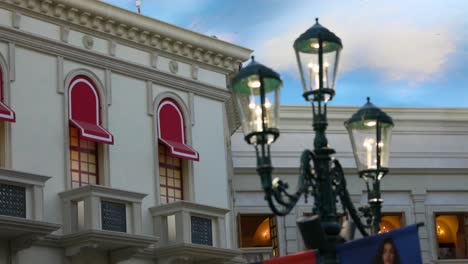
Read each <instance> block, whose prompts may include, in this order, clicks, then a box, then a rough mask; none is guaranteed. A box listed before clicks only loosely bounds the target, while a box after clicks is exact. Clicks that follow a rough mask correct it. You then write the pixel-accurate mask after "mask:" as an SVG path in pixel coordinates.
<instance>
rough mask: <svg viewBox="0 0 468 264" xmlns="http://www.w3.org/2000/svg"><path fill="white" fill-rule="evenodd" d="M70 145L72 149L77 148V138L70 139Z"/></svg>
mask: <svg viewBox="0 0 468 264" xmlns="http://www.w3.org/2000/svg"><path fill="white" fill-rule="evenodd" d="M70 145H71V146H73V147H76V146H78V138H76V137H72V138H70Z"/></svg>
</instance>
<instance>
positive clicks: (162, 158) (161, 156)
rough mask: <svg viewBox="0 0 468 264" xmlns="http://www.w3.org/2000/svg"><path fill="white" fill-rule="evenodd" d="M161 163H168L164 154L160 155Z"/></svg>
mask: <svg viewBox="0 0 468 264" xmlns="http://www.w3.org/2000/svg"><path fill="white" fill-rule="evenodd" d="M159 162H166V156H164V154H159Z"/></svg>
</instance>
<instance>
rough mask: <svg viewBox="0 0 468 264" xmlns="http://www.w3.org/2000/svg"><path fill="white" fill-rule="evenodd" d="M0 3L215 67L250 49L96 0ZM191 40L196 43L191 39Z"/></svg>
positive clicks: (231, 64) (230, 64)
mask: <svg viewBox="0 0 468 264" xmlns="http://www.w3.org/2000/svg"><path fill="white" fill-rule="evenodd" d="M0 5H9V8H11V6H13V7H14V8H18V9H19V10H21V12H24V13H27V15H28V16H32V17H37V18H38V19H42V20H47V19H44V16H49V17H50V18H52V19H54V20H55V21H53V22H52V21H51V22H52V23H54V24H58V25H60V24H62V23H60V20H66V21H67V23H68V24H69V23H72V24H75V25H76V26H78V27H81V29H78V30H79V31H81V32H85V31H87V30H86V29H84V28H87V29H89V30H91V32H90V33H89V34H91V35H95V34H94V33H101V34H102V33H105V34H107V35H109V34H110V35H113V36H115V37H118V38H121V39H125V40H128V41H130V42H132V43H134V44H138V45H144V46H147V48H159V49H162V50H164V51H166V52H168V53H172V54H175V55H178V56H183V57H185V58H187V59H190V60H192V59H194V60H200V61H202V62H204V63H206V64H209V65H210V66H213V67H215V68H218V69H219V68H221V69H227V70H229V71H236V70H237V64H238V63H237V62H239V61H241V62H242V61H245V60H247V59H248V58H249V56H250V53H252V50H250V49H246V48H243V47H240V46H237V45H234V44H230V43H227V42H224V41H220V40H218V39H216V38H213V37H209V36H205V35H202V34H199V33H195V32H192V31H189V30H186V29H183V28H179V27H177V26H173V25H169V24H166V23H164V22H161V21H157V20H154V19H151V18H148V17H144V16H140V15H137V14H135V13H134V12H130V11H127V10H122V9H119V8H115V9H114V8H113V7H112V6H110V5H108V4H106V3H101V2H100V1H69V0H15V1H6V0H1V1H0ZM113 18H118V19H119V20H118V21H116V20H113ZM160 32H163V34H164V35H161V34H160ZM103 38H108V36H103ZM194 40H196V43H193V42H194ZM194 44H196V45H194ZM138 48H139V49H142V47H138ZM233 58H235V59H233Z"/></svg>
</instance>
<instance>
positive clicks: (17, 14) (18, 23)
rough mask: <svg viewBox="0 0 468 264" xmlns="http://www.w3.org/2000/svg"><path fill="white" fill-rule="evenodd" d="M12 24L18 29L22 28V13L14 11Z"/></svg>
mask: <svg viewBox="0 0 468 264" xmlns="http://www.w3.org/2000/svg"><path fill="white" fill-rule="evenodd" d="M12 25H13V27H14V28H16V29H20V27H21V13H20V12H18V11H15V12H13V15H12Z"/></svg>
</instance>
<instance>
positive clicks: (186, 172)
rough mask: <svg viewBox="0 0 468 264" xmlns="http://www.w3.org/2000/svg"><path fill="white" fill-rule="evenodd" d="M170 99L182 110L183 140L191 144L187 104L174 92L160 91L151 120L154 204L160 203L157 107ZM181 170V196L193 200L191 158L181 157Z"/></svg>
mask: <svg viewBox="0 0 468 264" xmlns="http://www.w3.org/2000/svg"><path fill="white" fill-rule="evenodd" d="M166 99H172V100H174V101H175V102H176V103H177V105H178V106H179V110H180V111H181V112H182V115H183V120H184V123H185V141H186V144H187V145H189V146H191V145H192V122H191V118H192V115H191V113H190V111H189V108H188V107H187V104H186V103H185V102H184V100H183V99H182V98H181V97H180V96H179V95H178V94H176V93H174V92H162V93H160V94H158V95H157V96H156V98H155V99H154V100H153V105H152V112H151V113H152V120H153V131H154V132H153V146H154V147H153V155H154V192H155V198H154V199H155V204H156V205H161V204H163V203H161V199H160V190H159V186H160V181H159V134H158V121H157V118H158V113H157V111H158V107H159V104H160V103H161V102H162V101H164V100H166ZM181 161H182V171H183V176H182V178H183V186H184V190H183V197H184V200H185V201H194V200H195V183H194V177H193V171H194V168H193V162H194V161H192V160H187V159H182V160H181Z"/></svg>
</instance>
